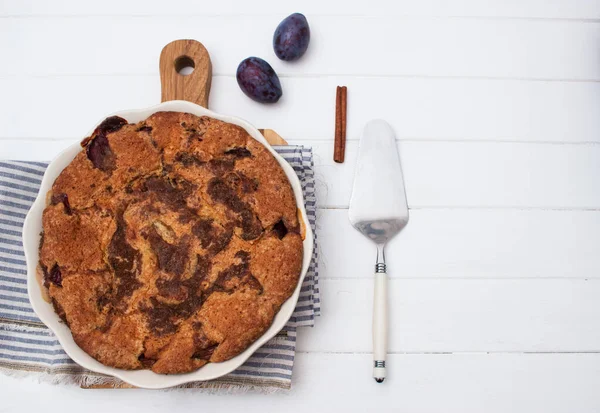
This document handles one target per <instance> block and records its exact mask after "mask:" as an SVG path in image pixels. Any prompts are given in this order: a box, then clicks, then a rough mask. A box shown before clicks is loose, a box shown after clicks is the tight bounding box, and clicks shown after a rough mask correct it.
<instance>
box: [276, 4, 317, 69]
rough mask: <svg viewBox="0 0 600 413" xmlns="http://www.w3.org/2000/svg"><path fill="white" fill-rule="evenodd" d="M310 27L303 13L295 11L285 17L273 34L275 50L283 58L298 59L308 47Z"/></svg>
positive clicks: (286, 59)
mask: <svg viewBox="0 0 600 413" xmlns="http://www.w3.org/2000/svg"><path fill="white" fill-rule="evenodd" d="M309 42H310V28H309V27H308V21H307V20H306V17H304V15H303V14H300V13H294V14H290V15H289V16H288V17H286V18H285V19H283V21H282V22H281V23H279V26H277V28H276V29H275V34H274V35H273V50H275V54H276V55H277V57H278V58H280V59H281V60H285V61H288V62H291V61H293V60H298V59H300V58H301V57H302V55H303V54H304V53H305V52H306V49H308V43H309Z"/></svg>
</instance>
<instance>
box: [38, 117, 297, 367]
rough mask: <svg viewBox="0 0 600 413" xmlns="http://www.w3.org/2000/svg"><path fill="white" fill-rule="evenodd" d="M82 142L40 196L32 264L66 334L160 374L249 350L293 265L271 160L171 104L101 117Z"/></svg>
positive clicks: (232, 129) (239, 131)
mask: <svg viewBox="0 0 600 413" xmlns="http://www.w3.org/2000/svg"><path fill="white" fill-rule="evenodd" d="M82 146H83V148H84V149H83V150H82V151H81V152H80V153H79V154H78V155H77V156H76V157H75V159H74V160H73V161H72V162H71V163H70V164H69V165H68V166H67V167H66V168H65V169H64V170H63V171H62V172H61V174H60V175H59V176H58V178H57V179H56V181H55V182H54V184H53V186H52V189H51V191H50V192H49V193H48V197H47V206H46V208H45V210H44V213H43V219H42V225H43V232H42V239H41V242H40V262H39V271H40V273H41V274H42V277H43V280H44V285H45V287H46V288H47V292H48V295H49V298H50V300H51V302H52V304H53V306H54V308H55V310H56V312H57V313H58V315H59V316H60V317H61V318H62V320H63V321H64V322H65V323H66V324H67V325H68V326H69V328H70V329H71V332H72V334H73V338H74V340H75V342H76V343H77V344H78V345H79V346H80V347H81V348H82V349H83V350H84V351H85V352H86V353H88V354H89V355H90V356H92V357H93V358H95V359H96V360H98V361H99V362H101V363H102V364H105V365H107V366H112V367H116V368H120V369H151V370H152V371H154V372H156V373H163V374H175V373H186V372H191V371H194V370H196V369H198V368H200V367H202V366H203V365H205V364H206V363H209V362H221V361H224V360H228V359H230V358H232V357H234V356H236V355H238V354H239V353H241V352H242V351H244V350H245V349H246V348H247V347H248V346H249V345H250V344H251V343H252V342H254V341H255V340H256V339H258V338H259V337H260V336H261V335H262V334H263V333H264V332H265V331H266V330H267V329H268V327H269V326H270V325H271V323H272V321H273V318H274V317H275V315H276V314H277V312H278V310H279V308H280V306H281V305H282V304H283V303H284V302H285V301H286V300H287V299H288V298H289V297H290V296H291V295H292V293H293V291H294V289H295V288H296V285H297V283H298V278H299V275H300V272H301V268H302V258H303V251H302V230H301V224H300V222H299V219H298V211H297V208H296V200H295V198H294V194H293V191H292V187H291V185H290V182H289V181H288V179H287V177H286V175H285V172H284V171H283V169H282V168H281V166H280V165H279V163H278V162H277V160H276V159H275V158H274V157H273V156H272V155H271V153H270V152H269V151H268V150H267V149H266V148H265V147H264V146H263V145H262V144H261V143H259V142H258V141H256V140H255V139H253V138H252V137H251V136H250V135H249V134H248V133H247V132H246V130H244V129H243V128H241V127H239V126H236V125H233V124H230V123H225V122H222V121H219V120H216V119H213V118H209V117H198V116H194V115H191V114H187V113H179V112H158V113H155V114H153V115H152V116H150V117H149V118H147V119H146V120H144V121H142V122H139V123H137V124H128V123H127V121H126V120H124V119H122V118H119V117H116V116H114V117H110V118H108V119H106V120H105V121H104V122H102V124H100V125H99V126H98V127H97V128H96V130H95V131H94V133H93V134H92V136H90V137H89V138H86V139H85V140H84V141H83V142H82Z"/></svg>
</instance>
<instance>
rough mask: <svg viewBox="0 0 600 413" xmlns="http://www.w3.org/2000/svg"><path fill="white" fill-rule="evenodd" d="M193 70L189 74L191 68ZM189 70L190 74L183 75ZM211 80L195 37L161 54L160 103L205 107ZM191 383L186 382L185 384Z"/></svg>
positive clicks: (272, 135)
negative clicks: (173, 102)
mask: <svg viewBox="0 0 600 413" xmlns="http://www.w3.org/2000/svg"><path fill="white" fill-rule="evenodd" d="M190 68H191V69H193V71H192V72H191V73H189V71H190V70H191V69H190ZM180 72H183V73H189V74H182V73H180ZM211 83H212V64H211V62H210V56H209V54H208V51H207V50H206V48H205V47H204V45H203V44H202V43H200V42H198V41H196V40H189V39H184V40H175V41H173V42H171V43H169V44H168V45H166V46H165V47H164V48H163V49H162V52H161V53H160V84H161V102H166V101H169V100H187V101H188V102H192V103H196V104H198V105H200V106H204V107H205V108H207V109H208V96H209V94H210V86H211ZM259 131H260V133H262V135H263V136H264V137H265V139H266V140H267V142H269V144H271V145H272V146H276V145H287V144H288V143H287V142H286V141H285V139H283V138H282V137H281V136H279V134H278V133H277V132H275V131H274V130H273V129H259ZM190 384H192V385H193V383H189V384H188V386H189V385H190ZM81 388H83V389H134V388H136V387H134V386H132V385H130V384H128V383H125V382H121V381H117V382H116V383H107V384H93V385H82V386H81Z"/></svg>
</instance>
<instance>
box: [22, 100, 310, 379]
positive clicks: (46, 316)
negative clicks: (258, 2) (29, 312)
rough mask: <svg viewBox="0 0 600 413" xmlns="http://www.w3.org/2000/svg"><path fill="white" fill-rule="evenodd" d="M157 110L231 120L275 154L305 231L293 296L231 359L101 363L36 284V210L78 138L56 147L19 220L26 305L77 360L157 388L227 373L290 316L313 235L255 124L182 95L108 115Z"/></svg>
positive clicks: (298, 193)
mask: <svg viewBox="0 0 600 413" xmlns="http://www.w3.org/2000/svg"><path fill="white" fill-rule="evenodd" d="M160 111H174V112H187V113H191V114H193V115H197V116H209V117H211V118H215V119H219V120H222V121H225V122H229V123H233V124H235V125H238V126H241V127H242V128H244V129H245V130H246V131H247V132H248V133H249V134H250V136H252V137H253V138H254V139H256V140H257V141H259V142H260V143H262V144H263V145H264V146H265V147H266V148H267V149H268V150H269V151H270V152H271V153H272V154H273V156H274V157H275V159H277V161H278V162H279V164H280V165H281V167H282V168H283V170H284V171H285V173H286V175H287V177H288V179H289V180H290V183H291V185H292V188H293V190H294V195H295V197H296V204H297V206H298V210H299V211H300V214H299V215H300V216H301V221H302V225H303V227H304V230H305V237H304V244H303V247H304V257H303V261H302V272H301V274H300V278H299V280H298V285H297V286H296V289H295V290H294V293H293V295H292V296H291V297H290V298H289V299H288V300H287V301H286V302H285V303H284V304H283V305H282V306H281V309H280V310H279V313H277V315H276V316H275V319H274V320H273V324H272V325H271V327H270V328H269V329H268V330H267V331H266V332H265V334H263V335H262V336H261V337H260V338H259V339H258V340H256V341H255V342H254V343H252V345H251V346H250V347H248V348H247V349H246V350H245V351H244V352H243V353H241V354H239V355H238V356H236V357H234V358H232V359H231V360H228V361H225V362H222V363H209V364H207V365H206V366H204V367H202V368H200V369H199V370H197V371H195V372H192V373H186V374H178V375H161V374H156V373H154V372H152V371H150V370H136V371H129V370H121V369H116V368H113V367H107V366H105V365H103V364H101V363H100V362H98V361H97V360H95V359H94V358H92V357H91V356H89V355H88V354H87V353H85V352H84V351H83V350H82V349H81V348H80V347H79V346H78V345H77V344H75V341H74V340H73V337H72V335H71V330H69V328H68V327H67V326H66V325H65V324H64V323H63V322H62V321H61V320H60V318H59V317H58V315H57V314H56V313H55V311H54V309H53V307H52V305H51V304H50V303H48V302H47V301H46V300H44V298H43V296H42V288H43V287H42V286H41V285H40V282H39V281H38V278H37V276H36V270H37V265H38V260H39V251H38V247H39V244H40V232H41V230H42V212H43V210H44V208H45V206H46V193H47V192H48V191H49V190H50V189H51V188H52V184H53V183H54V180H55V179H56V178H57V177H58V175H59V174H60V173H61V171H62V170H63V169H64V168H65V167H66V166H67V165H68V164H69V163H70V162H71V161H72V160H73V158H75V156H76V155H77V153H79V151H81V150H82V148H81V146H80V144H79V143H76V144H73V145H71V146H70V147H68V148H67V149H65V150H64V151H63V152H61V153H60V154H59V155H58V156H57V157H56V158H55V159H54V160H53V161H52V162H51V163H50V165H49V166H48V169H47V170H46V173H45V174H44V178H43V179H42V184H41V187H40V192H39V193H38V196H37V198H36V200H35V202H34V203H33V205H32V207H31V210H30V211H29V213H28V214H27V218H26V219H25V223H24V225H23V248H24V251H25V258H26V261H27V289H28V292H29V299H30V301H31V305H32V307H33V309H34V311H35V313H36V314H37V316H38V317H39V318H40V320H42V322H43V323H44V324H46V325H47V326H48V328H50V329H51V330H52V331H53V332H54V333H55V334H56V337H57V338H58V341H59V342H60V344H61V345H62V347H63V348H64V350H65V352H66V353H67V354H68V355H69V357H71V358H72V359H73V360H74V361H75V362H76V363H77V364H79V365H81V366H82V367H85V368H86V369H89V370H92V371H95V372H98V373H103V374H107V375H109V376H114V377H117V378H119V379H121V380H123V381H125V382H127V383H129V384H132V385H134V386H137V387H143V388H150V389H160V388H166V387H172V386H177V385H180V384H184V383H189V382H193V381H203V380H211V379H215V378H217V377H220V376H223V375H225V374H227V373H230V372H231V371H233V370H235V369H236V368H237V367H239V366H240V365H242V364H243V363H244V362H245V361H246V360H247V359H248V358H249V357H250V356H251V355H252V353H254V352H255V351H256V350H257V349H258V348H259V347H260V346H262V345H263V344H264V343H266V342H267V341H268V340H270V339H271V338H272V337H274V336H275V335H276V334H277V332H279V331H280V330H281V329H282V328H283V327H284V325H285V323H286V322H287V321H288V319H289V318H290V317H291V315H292V313H293V312H294V308H295V307H296V303H297V301H298V297H299V295H300V288H301V286H302V281H303V280H304V277H305V276H306V272H307V271H308V266H309V264H310V260H311V257H312V252H313V234H312V231H311V228H310V224H309V222H308V218H307V215H306V210H305V208H304V200H303V199H304V198H303V194H302V187H301V185H300V181H299V180H298V177H297V175H296V173H295V172H294V169H293V168H292V167H291V166H290V164H288V163H287V162H286V161H285V160H284V159H283V158H282V157H281V156H280V155H279V154H277V152H275V150H273V148H272V147H271V145H269V144H268V142H267V141H266V140H265V138H264V137H263V136H262V135H261V133H260V132H259V131H258V130H257V129H256V128H254V127H253V126H252V125H250V124H249V123H248V122H246V121H244V120H242V119H238V118H235V117H231V116H224V115H219V114H217V113H214V112H212V111H210V110H208V109H205V108H204V107H202V106H199V105H196V104H194V103H190V102H187V101H182V100H176V101H169V102H164V103H161V104H159V105H156V106H153V107H150V108H147V109H140V110H128V111H122V112H117V113H114V114H113V115H117V116H120V117H122V118H124V119H126V120H127V121H129V122H130V123H135V122H139V121H141V120H144V119H146V118H147V117H148V116H150V115H152V114H153V113H156V112H160ZM98 123H100V122H98ZM94 129H95V126H94V128H92V129H91V130H90V132H89V133H88V135H86V136H90V135H91V134H92V132H93V130H94Z"/></svg>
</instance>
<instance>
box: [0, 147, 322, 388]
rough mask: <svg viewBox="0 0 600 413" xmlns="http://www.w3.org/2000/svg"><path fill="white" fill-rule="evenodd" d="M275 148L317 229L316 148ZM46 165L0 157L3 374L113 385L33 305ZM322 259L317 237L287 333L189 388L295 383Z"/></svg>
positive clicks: (316, 310) (316, 308) (316, 302)
mask: <svg viewBox="0 0 600 413" xmlns="http://www.w3.org/2000/svg"><path fill="white" fill-rule="evenodd" d="M275 149H276V151H277V152H278V153H279V154H281V156H283V157H284V158H285V159H286V160H287V161H288V162H289V163H290V164H291V165H292V167H293V168H294V170H295V171H296V173H297V174H298V177H299V178H300V181H301V183H302V190H303V192H304V199H305V202H306V212H307V215H308V219H309V221H310V225H311V227H312V229H313V233H315V220H316V208H317V207H316V198H315V181H314V165H313V156H312V149H311V148H304V147H302V146H278V147H276V148H275ZM47 165H48V164H47V163H42V162H18V161H0V371H4V372H7V373H8V374H15V373H18V374H19V375H23V374H28V373H29V374H32V375H38V376H40V375H46V377H48V378H50V380H53V381H56V382H69V381H70V382H76V383H87V382H94V383H101V382H103V381H104V380H105V381H106V382H114V379H111V378H108V377H107V378H104V377H102V376H101V375H98V374H96V373H93V372H90V371H86V370H84V369H82V368H81V367H79V366H78V365H77V364H75V363H74V362H73V361H72V360H71V359H70V358H69V357H68V356H67V355H66V353H65V352H64V351H63V349H62V347H61V346H60V344H59V343H58V340H57V339H56V337H55V336H54V334H53V333H52V332H51V331H50V330H48V328H46V327H45V326H44V325H43V324H42V322H41V321H40V320H39V319H38V318H37V317H36V315H35V313H34V312H33V310H32V308H31V305H30V304H29V299H28V297H27V267H26V264H25V257H24V255H23V246H22V229H23V228H22V227H23V221H24V220H25V216H26V215H27V211H28V210H29V208H30V206H31V204H32V203H33V201H34V200H35V198H36V196H37V193H38V190H39V186H40V183H41V180H42V176H43V175H44V171H45V170H46V167H47ZM317 257H318V251H317V245H316V234H315V248H314V252H313V257H312V261H311V264H310V267H309V270H308V273H307V275H306V278H305V280H304V283H303V285H302V289H301V292H300V298H299V300H298V304H297V306H296V309H295V311H294V314H293V315H292V317H291V318H290V321H289V322H288V323H287V325H286V327H285V329H284V330H285V331H282V332H281V333H280V334H278V335H277V336H276V337H274V338H273V339H272V340H270V341H269V342H268V343H267V344H265V345H264V346H263V347H261V348H260V349H259V350H258V351H257V352H256V353H254V355H253V356H252V357H251V358H250V359H248V361H247V362H246V363H244V364H243V365H242V366H241V367H240V368H239V369H237V370H236V371H234V372H232V373H231V374H229V375H227V376H225V377H223V378H221V379H217V380H214V381H212V382H207V383H198V384H192V385H187V386H186V387H214V388H220V387H227V388H241V389H244V388H249V387H252V388H259V389H265V390H269V389H275V388H277V389H281V388H283V389H287V388H289V387H290V385H291V377H292V367H293V365H294V355H295V350H296V328H297V327H301V326H313V325H314V319H315V316H317V315H319V314H320V296H319V285H318V269H317Z"/></svg>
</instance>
